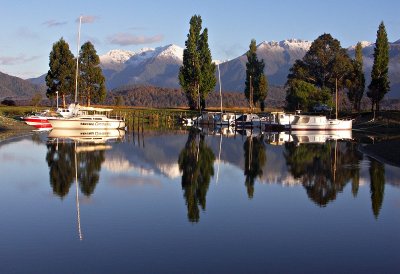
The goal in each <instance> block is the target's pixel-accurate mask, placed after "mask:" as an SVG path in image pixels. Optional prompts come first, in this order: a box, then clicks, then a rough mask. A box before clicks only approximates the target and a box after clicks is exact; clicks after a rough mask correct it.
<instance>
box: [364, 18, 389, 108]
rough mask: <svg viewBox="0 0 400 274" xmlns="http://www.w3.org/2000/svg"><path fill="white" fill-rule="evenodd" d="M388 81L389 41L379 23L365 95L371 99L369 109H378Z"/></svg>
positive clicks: (386, 89)
mask: <svg viewBox="0 0 400 274" xmlns="http://www.w3.org/2000/svg"><path fill="white" fill-rule="evenodd" d="M389 85H390V82H389V42H388V38H387V33H386V29H385V25H384V24H383V22H381V23H380V25H379V28H378V31H377V35H376V43H375V48H374V64H373V65H372V71H371V83H370V84H369V86H368V89H369V91H368V92H367V96H368V97H369V98H370V99H371V110H372V111H374V109H375V110H377V111H379V104H380V101H381V100H382V99H383V97H384V96H385V94H386V93H387V92H388V91H389V90H390V86H389Z"/></svg>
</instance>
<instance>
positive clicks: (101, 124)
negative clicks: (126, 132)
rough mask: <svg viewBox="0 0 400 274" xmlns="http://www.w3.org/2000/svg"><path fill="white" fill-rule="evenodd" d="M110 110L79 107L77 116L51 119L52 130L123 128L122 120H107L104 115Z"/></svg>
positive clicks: (123, 122)
mask: <svg viewBox="0 0 400 274" xmlns="http://www.w3.org/2000/svg"><path fill="white" fill-rule="evenodd" d="M110 111H112V109H106V108H95V107H81V108H80V110H79V114H78V115H76V116H73V117H70V118H59V119H51V120H49V123H50V124H51V126H52V127H53V128H59V129H119V128H125V121H124V120H123V119H122V118H109V117H107V116H106V115H105V114H104V113H106V112H110Z"/></svg>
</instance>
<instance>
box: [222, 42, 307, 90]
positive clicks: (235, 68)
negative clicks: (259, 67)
mask: <svg viewBox="0 0 400 274" xmlns="http://www.w3.org/2000/svg"><path fill="white" fill-rule="evenodd" d="M311 43H312V42H311V41H305V40H297V39H290V40H284V41H280V42H275V41H271V42H267V41H264V42H261V43H260V44H258V45H257V56H258V58H259V59H261V58H262V59H264V64H265V68H264V72H265V74H266V75H267V77H268V81H269V83H270V84H271V85H284V84H285V82H286V77H287V75H288V72H289V69H290V67H291V66H292V65H293V63H294V62H295V61H296V60H297V59H301V58H303V56H304V55H305V54H306V52H307V51H308V50H309V48H310V46H311ZM246 62H247V57H246V55H245V54H243V55H242V56H239V57H237V58H235V59H232V60H230V61H228V62H225V63H223V64H221V65H220V69H221V82H222V84H223V87H224V90H230V91H243V90H244V82H245V81H244V79H245V77H246Z"/></svg>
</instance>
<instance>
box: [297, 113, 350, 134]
mask: <svg viewBox="0 0 400 274" xmlns="http://www.w3.org/2000/svg"><path fill="white" fill-rule="evenodd" d="M352 122H353V121H352V120H341V119H327V118H326V116H311V115H295V117H294V119H293V121H292V122H291V123H290V126H289V129H290V130H292V131H293V130H351V129H352Z"/></svg>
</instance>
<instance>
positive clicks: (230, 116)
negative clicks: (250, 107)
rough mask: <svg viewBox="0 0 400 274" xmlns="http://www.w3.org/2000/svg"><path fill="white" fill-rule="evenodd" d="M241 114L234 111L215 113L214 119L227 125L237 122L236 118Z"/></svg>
mask: <svg viewBox="0 0 400 274" xmlns="http://www.w3.org/2000/svg"><path fill="white" fill-rule="evenodd" d="M239 117H240V115H239V114H235V113H232V112H225V113H216V114H215V115H214V121H215V124H216V125H221V126H225V125H226V126H227V125H232V124H234V123H235V120H236V119H237V118H239Z"/></svg>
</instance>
